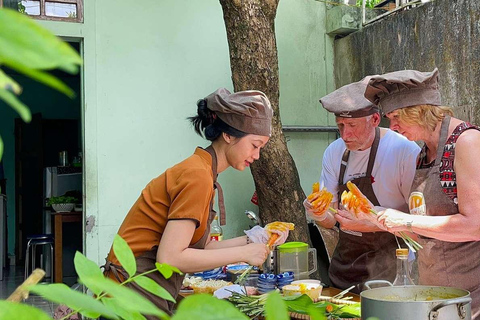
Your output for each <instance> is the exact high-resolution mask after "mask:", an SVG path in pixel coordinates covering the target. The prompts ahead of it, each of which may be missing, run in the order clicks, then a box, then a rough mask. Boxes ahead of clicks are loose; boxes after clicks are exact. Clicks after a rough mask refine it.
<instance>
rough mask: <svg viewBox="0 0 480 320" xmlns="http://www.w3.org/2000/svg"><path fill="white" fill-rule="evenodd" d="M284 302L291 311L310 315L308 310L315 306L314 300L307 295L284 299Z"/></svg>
mask: <svg viewBox="0 0 480 320" xmlns="http://www.w3.org/2000/svg"><path fill="white" fill-rule="evenodd" d="M283 300H284V301H285V303H286V304H287V307H288V310H289V311H292V312H297V313H302V314H308V309H309V308H310V306H311V305H313V301H312V299H311V298H310V297H309V296H308V295H306V294H302V295H301V296H287V297H283Z"/></svg>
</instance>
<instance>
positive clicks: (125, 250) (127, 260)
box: [113, 234, 137, 277]
mask: <svg viewBox="0 0 480 320" xmlns="http://www.w3.org/2000/svg"><path fill="white" fill-rule="evenodd" d="M113 252H115V256H116V257H117V259H118V261H119V262H120V264H121V265H122V267H123V269H125V271H127V273H128V275H129V276H130V277H133V276H134V275H135V273H137V263H136V261H135V256H134V255H133V252H132V249H130V247H129V246H128V244H127V242H126V241H125V240H123V238H122V237H120V236H119V235H118V234H116V235H115V238H114V239H113Z"/></svg>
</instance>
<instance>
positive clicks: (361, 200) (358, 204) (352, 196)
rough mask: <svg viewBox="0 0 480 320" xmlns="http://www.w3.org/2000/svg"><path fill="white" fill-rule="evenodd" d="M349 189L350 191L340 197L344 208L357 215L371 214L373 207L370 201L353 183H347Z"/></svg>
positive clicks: (344, 192)
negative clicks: (362, 213)
mask: <svg viewBox="0 0 480 320" xmlns="http://www.w3.org/2000/svg"><path fill="white" fill-rule="evenodd" d="M347 188H348V190H349V191H343V193H342V195H341V196H340V202H341V203H342V205H343V207H344V208H346V209H348V210H350V211H351V212H352V213H354V214H356V215H358V214H359V213H360V212H364V213H368V212H371V210H372V206H371V205H370V202H369V201H368V199H367V198H365V196H364V195H363V194H362V193H361V192H360V189H358V187H357V186H356V185H355V184H354V183H352V182H351V181H348V182H347Z"/></svg>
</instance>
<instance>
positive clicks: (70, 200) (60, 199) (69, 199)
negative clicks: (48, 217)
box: [48, 196, 77, 206]
mask: <svg viewBox="0 0 480 320" xmlns="http://www.w3.org/2000/svg"><path fill="white" fill-rule="evenodd" d="M76 202H77V198H75V197H67V196H59V197H51V198H49V199H48V205H49V206H51V205H52V204H62V203H76Z"/></svg>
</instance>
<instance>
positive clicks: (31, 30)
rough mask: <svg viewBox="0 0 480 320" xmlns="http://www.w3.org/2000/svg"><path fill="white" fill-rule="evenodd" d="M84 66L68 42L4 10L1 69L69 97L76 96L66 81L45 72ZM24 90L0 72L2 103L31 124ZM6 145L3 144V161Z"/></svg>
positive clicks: (0, 20)
mask: <svg viewBox="0 0 480 320" xmlns="http://www.w3.org/2000/svg"><path fill="white" fill-rule="evenodd" d="M81 64H82V58H81V57H80V55H79V54H78V53H77V52H76V51H75V50H74V49H73V48H72V47H70V45H68V44H67V43H65V42H63V41H61V40H60V39H59V38H57V37H56V36H55V35H53V34H52V33H51V32H50V31H48V30H47V29H45V28H43V27H41V26H40V25H38V24H37V23H36V22H35V21H34V20H33V19H31V18H29V17H28V16H27V15H24V14H20V13H18V12H16V11H14V10H10V9H4V8H0V66H2V65H4V66H7V67H9V68H11V69H13V70H16V71H18V72H19V73H22V74H24V75H26V76H27V77H30V78H32V79H34V80H36V81H38V82H41V83H43V84H45V85H47V86H50V87H52V88H54V89H56V90H58V91H60V92H63V93H64V94H66V95H67V96H69V97H74V96H75V93H74V91H73V90H72V89H70V88H69V87H68V86H67V85H65V84H64V83H63V82H62V81H60V80H58V79H57V78H55V77H54V76H52V75H50V74H48V73H47V72H45V71H42V70H53V69H60V70H63V71H66V72H69V73H77V72H78V66H79V65H81ZM21 91H22V88H21V87H20V85H19V84H18V83H17V82H15V81H14V80H13V79H12V78H10V77H8V76H7V75H6V74H5V73H4V72H3V71H2V70H0V100H3V101H5V103H6V104H8V105H9V106H10V107H12V108H13V109H14V110H15V111H17V112H18V113H19V114H20V117H21V118H22V119H23V121H25V122H30V120H31V118H32V116H31V114H30V110H29V109H28V107H27V106H25V105H24V104H23V103H22V102H21V101H20V100H18V98H17V97H16V96H15V95H18V94H20V93H21ZM2 154H3V145H1V144H0V159H1V158H2Z"/></svg>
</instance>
